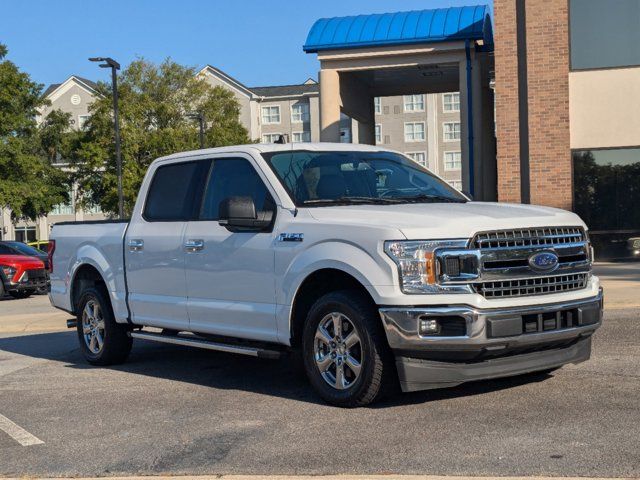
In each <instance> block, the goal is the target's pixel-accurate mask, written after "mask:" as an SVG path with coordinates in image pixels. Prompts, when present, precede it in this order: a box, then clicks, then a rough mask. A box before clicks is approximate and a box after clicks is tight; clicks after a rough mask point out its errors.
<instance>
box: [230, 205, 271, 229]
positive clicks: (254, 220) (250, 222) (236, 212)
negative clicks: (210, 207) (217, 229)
mask: <svg viewBox="0 0 640 480" xmlns="http://www.w3.org/2000/svg"><path fill="white" fill-rule="evenodd" d="M272 217H273V213H272V212H268V211H267V212H256V206H255V205H254V203H253V199H252V198H251V197H228V198H225V199H224V200H223V201H222V202H220V207H219V209H218V219H219V220H218V223H219V224H220V225H223V226H224V227H226V228H227V229H228V230H230V231H232V232H256V231H258V232H261V231H263V230H266V229H267V228H269V226H270V225H271V219H272Z"/></svg>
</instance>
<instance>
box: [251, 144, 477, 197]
mask: <svg viewBox="0 0 640 480" xmlns="http://www.w3.org/2000/svg"><path fill="white" fill-rule="evenodd" d="M263 156H264V157H265V158H266V159H267V161H268V162H269V163H270V164H271V166H272V167H273V170H274V171H275V173H276V175H277V176H278V177H279V178H280V180H281V181H282V184H283V185H284V187H285V188H286V189H287V191H288V192H289V193H290V194H291V196H292V197H293V199H294V201H295V202H296V204H298V205H304V204H307V205H309V204H319V203H322V202H325V201H326V202H327V203H329V202H331V201H334V203H335V201H340V202H341V203H348V202H350V201H351V202H360V203H361V202H366V201H371V202H376V203H382V202H388V203H402V202H414V201H425V202H427V201H465V198H464V197H463V196H462V195H461V194H460V193H459V192H458V191H456V190H455V189H454V188H452V187H450V186H449V185H448V184H447V183H445V182H443V181H442V180H440V179H439V178H437V177H436V176H434V175H432V174H431V173H430V172H429V171H428V170H426V169H425V168H423V167H422V166H420V165H418V164H417V163H416V162H414V161H413V160H410V159H408V158H406V157H404V156H403V155H400V154H397V153H393V152H349V151H334V152H316V151H313V152H312V151H292V152H276V153H264V154H263Z"/></svg>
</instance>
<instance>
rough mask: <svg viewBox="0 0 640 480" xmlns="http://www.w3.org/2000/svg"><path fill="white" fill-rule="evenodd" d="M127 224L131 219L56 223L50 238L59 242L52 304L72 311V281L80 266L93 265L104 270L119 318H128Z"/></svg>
mask: <svg viewBox="0 0 640 480" xmlns="http://www.w3.org/2000/svg"><path fill="white" fill-rule="evenodd" d="M128 226H129V222H128V220H98V221H86V222H61V223H56V224H55V225H54V226H53V230H52V232H51V237H52V238H54V239H55V241H56V250H55V263H54V265H53V272H52V273H51V293H50V295H51V300H52V303H53V305H55V306H56V307H58V308H61V309H63V310H66V311H68V312H72V311H73V310H74V306H73V305H72V298H71V297H72V292H71V291H70V285H71V284H72V282H71V280H72V279H73V277H74V276H75V275H76V273H77V271H78V267H79V266H80V265H83V268H91V266H93V267H95V268H96V269H97V270H98V271H101V272H104V275H103V276H104V280H105V283H106V286H107V290H108V291H109V295H110V296H111V300H112V303H113V307H114V313H115V316H116V318H117V319H118V321H126V319H127V318H128V311H127V306H126V279H125V265H124V243H123V242H124V237H125V234H126V231H127V227H128Z"/></svg>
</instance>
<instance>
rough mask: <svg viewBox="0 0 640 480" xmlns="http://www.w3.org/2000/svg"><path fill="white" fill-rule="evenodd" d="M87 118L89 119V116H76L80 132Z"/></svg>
mask: <svg viewBox="0 0 640 480" xmlns="http://www.w3.org/2000/svg"><path fill="white" fill-rule="evenodd" d="M89 118H91V115H78V128H79V129H80V130H84V127H85V125H86V124H87V121H88V120H89Z"/></svg>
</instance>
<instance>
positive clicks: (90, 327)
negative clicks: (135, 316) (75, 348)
mask: <svg viewBox="0 0 640 480" xmlns="http://www.w3.org/2000/svg"><path fill="white" fill-rule="evenodd" d="M77 317H78V320H77V330H78V340H79V341H80V348H81V349H82V353H83V355H84V358H85V359H86V360H87V362H89V363H90V364H92V365H103V366H104V365H115V364H118V363H122V362H124V361H125V360H126V359H127V357H128V356H129V352H130V351H131V345H132V340H131V337H129V335H128V333H127V327H126V325H122V324H119V323H116V321H115V319H114V317H113V310H112V309H111V303H110V302H109V297H108V294H107V292H106V291H105V289H103V288H88V289H87V290H85V291H84V292H83V293H82V296H81V297H80V302H79V303H78V313H77Z"/></svg>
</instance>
